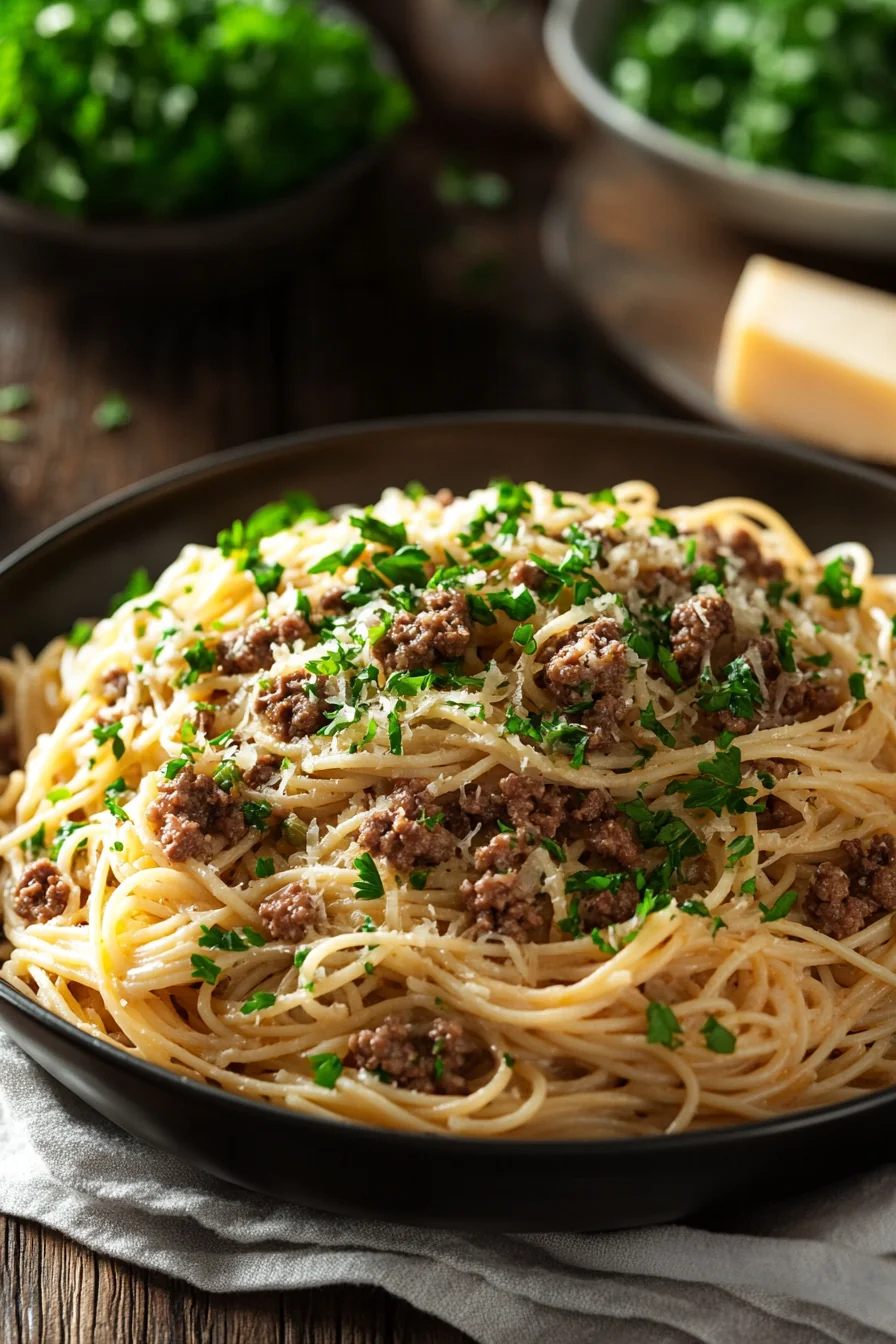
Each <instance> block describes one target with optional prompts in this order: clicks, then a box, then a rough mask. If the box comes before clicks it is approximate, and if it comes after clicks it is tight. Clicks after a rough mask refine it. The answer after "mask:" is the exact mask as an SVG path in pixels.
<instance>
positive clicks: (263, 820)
mask: <svg viewBox="0 0 896 1344" xmlns="http://www.w3.org/2000/svg"><path fill="white" fill-rule="evenodd" d="M242 812H243V816H244V817H245V818H246V821H247V822H248V823H249V825H250V826H254V827H255V829H256V830H257V831H264V830H266V829H267V824H268V817H269V816H270V815H271V805H270V803H268V802H264V801H261V802H257V803H254V802H251V803H243V806H242Z"/></svg>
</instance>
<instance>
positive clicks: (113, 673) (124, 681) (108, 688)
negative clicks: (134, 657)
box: [103, 667, 128, 705]
mask: <svg viewBox="0 0 896 1344" xmlns="http://www.w3.org/2000/svg"><path fill="white" fill-rule="evenodd" d="M127 691H128V674H127V672H125V670H124V668H122V667H110V668H108V670H107V671H105V672H104V673H103V699H104V700H105V702H106V704H107V705H114V704H115V702H116V700H121V699H123V697H124V696H125V695H127Z"/></svg>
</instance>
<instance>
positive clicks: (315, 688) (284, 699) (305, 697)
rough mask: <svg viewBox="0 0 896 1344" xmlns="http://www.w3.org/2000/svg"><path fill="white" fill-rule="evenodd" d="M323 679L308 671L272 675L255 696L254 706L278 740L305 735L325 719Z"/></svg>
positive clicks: (292, 738) (320, 725)
mask: <svg viewBox="0 0 896 1344" xmlns="http://www.w3.org/2000/svg"><path fill="white" fill-rule="evenodd" d="M325 687H326V679H325V678H324V677H314V676H312V675H311V673H310V672H305V671H299V672H289V673H287V674H286V675H284V676H278V677H274V678H273V679H272V680H271V683H270V686H269V687H268V689H267V690H265V691H262V693H261V694H260V695H257V696H256V697H255V710H256V712H257V713H258V714H261V715H263V716H264V718H266V719H267V721H268V723H269V724H270V725H271V727H272V728H273V730H274V732H275V733H276V735H277V737H279V738H280V740H281V742H295V741H297V740H298V739H299V738H300V737H309V736H310V735H311V734H312V733H316V732H318V731H319V729H321V728H323V727H324V725H325V723H326V722H327V718H326V714H325V713H324V708H325V705H326V700H325V699H324V690H325Z"/></svg>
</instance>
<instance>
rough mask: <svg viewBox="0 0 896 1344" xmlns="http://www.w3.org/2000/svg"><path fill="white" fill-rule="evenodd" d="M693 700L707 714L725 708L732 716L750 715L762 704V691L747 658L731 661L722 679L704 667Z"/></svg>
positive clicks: (751, 716) (749, 716) (747, 716)
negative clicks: (715, 676)
mask: <svg viewBox="0 0 896 1344" xmlns="http://www.w3.org/2000/svg"><path fill="white" fill-rule="evenodd" d="M788 624H789V622H788ZM696 703H697V706H698V708H700V709H702V710H704V711H705V712H706V713H707V714H715V713H718V712H719V711H721V710H727V711H728V712H729V713H730V714H732V715H733V716H734V717H735V718H738V719H752V718H753V716H754V714H755V713H756V710H757V709H758V708H759V706H760V705H761V704H762V691H761V690H760V688H759V682H758V681H757V680H756V674H755V673H754V671H753V669H752V667H751V666H750V664H749V663H748V662H747V660H746V658H744V657H740V658H735V659H734V660H733V662H730V663H729V664H728V666H727V667H726V668H725V670H724V672H723V673H722V680H721V681H716V680H715V678H714V677H713V675H712V672H711V671H710V670H709V668H707V669H706V670H705V671H704V672H703V674H702V675H701V677H700V682H699V685H698V689H697V697H696Z"/></svg>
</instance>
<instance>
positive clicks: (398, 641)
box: [375, 588, 473, 671]
mask: <svg viewBox="0 0 896 1344" xmlns="http://www.w3.org/2000/svg"><path fill="white" fill-rule="evenodd" d="M472 636H473V631H472V629H471V622H470V615H469V612H468V610H467V599H466V597H465V595H464V594H463V593H460V592H455V591H453V590H452V589H450V588H433V589H431V590H427V591H426V592H425V593H424V594H423V597H422V599H421V606H420V610H419V611H416V612H412V611H399V612H398V613H397V614H396V616H395V619H394V620H393V622H392V625H391V626H390V628H389V630H388V631H387V632H386V634H385V635H384V636H383V638H382V639H381V640H380V641H379V642H378V643H377V645H376V649H375V653H376V656H377V658H379V659H380V661H381V662H382V664H383V666H384V667H385V668H387V669H388V670H390V671H391V670H393V669H400V670H402V671H407V670H413V669H417V668H425V667H435V665H436V663H439V662H444V661H445V660H449V661H450V660H451V659H453V658H462V657H463V655H464V653H465V652H466V649H467V646H468V645H469V643H470V640H471V639H472Z"/></svg>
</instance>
